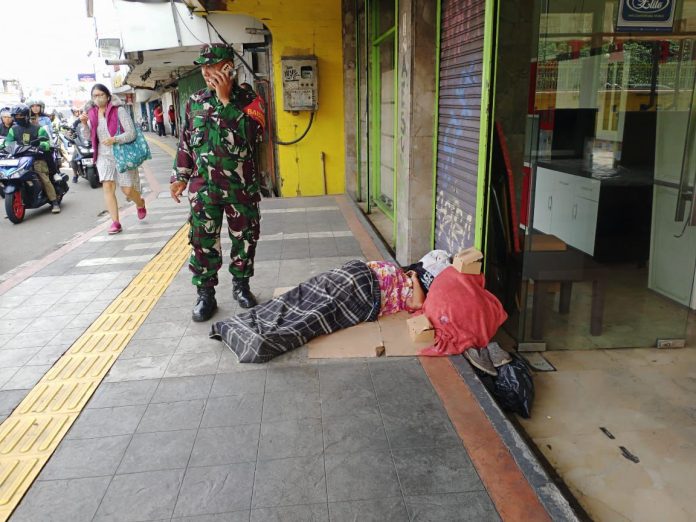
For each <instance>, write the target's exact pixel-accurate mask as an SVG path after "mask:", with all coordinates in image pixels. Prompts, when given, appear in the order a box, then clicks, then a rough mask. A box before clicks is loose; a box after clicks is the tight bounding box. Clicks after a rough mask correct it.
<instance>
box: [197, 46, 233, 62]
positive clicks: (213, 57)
mask: <svg viewBox="0 0 696 522" xmlns="http://www.w3.org/2000/svg"><path fill="white" fill-rule="evenodd" d="M233 59H234V52H233V51H232V47H230V46H229V45H225V44H208V45H204V46H203V47H201V50H200V53H199V56H198V58H196V59H195V60H194V61H193V63H194V64H196V65H213V64H216V63H218V62H221V61H222V60H233Z"/></svg>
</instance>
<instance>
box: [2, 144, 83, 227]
mask: <svg viewBox="0 0 696 522" xmlns="http://www.w3.org/2000/svg"><path fill="white" fill-rule="evenodd" d="M39 141H40V140H38V139H37V140H33V141H32V142H31V143H30V144H29V145H22V144H19V143H12V144H10V145H9V146H8V147H6V148H5V149H4V150H3V151H0V185H2V187H3V189H4V191H5V212H6V213H7V218H8V219H9V220H10V221H11V222H12V223H14V224H19V223H21V222H22V221H23V220H24V216H25V215H26V210H27V209H28V208H40V207H42V206H43V205H50V204H51V202H50V201H49V200H48V197H47V196H46V193H45V192H44V190H43V185H42V184H41V180H40V179H39V175H38V174H37V173H36V171H35V170H34V163H35V162H36V160H40V159H41V155H42V152H41V151H40V150H39V148H38V147H37V145H38V142H39ZM52 178H53V179H51V182H52V183H53V185H54V187H55V189H56V196H57V200H58V203H60V202H61V200H62V199H63V196H64V195H65V194H66V193H67V192H68V190H70V187H69V186H68V175H67V174H63V173H61V172H57V173H56V174H54V175H53V176H52Z"/></svg>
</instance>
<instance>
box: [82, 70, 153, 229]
mask: <svg viewBox="0 0 696 522" xmlns="http://www.w3.org/2000/svg"><path fill="white" fill-rule="evenodd" d="M91 95H92V101H93V103H94V105H92V106H91V107H90V108H89V110H88V111H87V112H86V113H83V114H81V115H80V120H81V121H82V123H83V124H86V125H89V129H90V135H91V139H92V146H93V147H94V160H95V162H96V165H97V171H98V172H99V181H101V183H102V188H103V189H104V203H105V204H106V209H107V210H108V212H109V215H110V216H111V221H112V223H111V227H110V228H109V231H108V232H109V234H118V233H119V232H121V230H122V227H121V222H120V221H119V214H118V201H117V200H116V183H118V185H119V186H120V187H121V191H122V192H123V194H125V196H126V197H127V198H128V199H129V200H130V201H133V202H134V203H135V206H136V208H137V212H138V219H145V216H146V215H147V209H146V208H145V200H144V199H143V197H142V195H141V194H140V176H139V174H138V169H137V168H136V169H133V170H127V171H125V172H118V169H117V168H116V159H115V158H114V150H113V146H114V144H116V143H118V144H121V143H130V142H132V141H133V140H135V137H136V135H135V124H134V123H133V120H132V119H131V117H130V115H129V114H128V111H126V108H125V107H124V106H123V104H122V102H121V100H119V99H118V98H117V97H112V96H111V92H110V91H109V89H108V88H107V87H106V86H104V85H102V84H100V83H97V84H96V85H95V86H94V87H92V93H91Z"/></svg>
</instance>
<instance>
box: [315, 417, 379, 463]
mask: <svg viewBox="0 0 696 522" xmlns="http://www.w3.org/2000/svg"><path fill="white" fill-rule="evenodd" d="M322 423H323V428H324V450H325V451H326V453H353V452H359V451H363V450H375V451H379V450H388V449H389V443H388V442H387V435H386V433H385V432H384V426H383V424H382V417H380V416H379V415H374V414H367V415H347V416H344V417H329V418H324V419H323V420H322Z"/></svg>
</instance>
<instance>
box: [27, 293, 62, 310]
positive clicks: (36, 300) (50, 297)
mask: <svg viewBox="0 0 696 522" xmlns="http://www.w3.org/2000/svg"><path fill="white" fill-rule="evenodd" d="M67 293H68V292H67V290H66V291H63V292H51V293H49V292H38V293H36V294H34V295H32V296H29V298H28V299H27V300H26V301H24V302H23V303H22V306H23V307H27V308H28V307H32V306H46V305H53V304H55V303H56V302H57V301H59V300H60V299H61V298H62V297H63V296H65V295H67Z"/></svg>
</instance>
